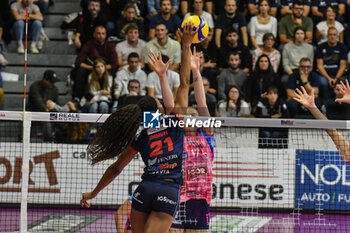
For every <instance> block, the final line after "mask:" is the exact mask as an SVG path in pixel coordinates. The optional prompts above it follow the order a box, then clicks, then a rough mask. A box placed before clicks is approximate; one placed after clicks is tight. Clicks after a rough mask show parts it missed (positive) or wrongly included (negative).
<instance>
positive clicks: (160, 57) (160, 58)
mask: <svg viewBox="0 0 350 233" xmlns="http://www.w3.org/2000/svg"><path fill="white" fill-rule="evenodd" d="M158 58H159V61H163V59H162V54H161V52H160V51H158Z"/></svg>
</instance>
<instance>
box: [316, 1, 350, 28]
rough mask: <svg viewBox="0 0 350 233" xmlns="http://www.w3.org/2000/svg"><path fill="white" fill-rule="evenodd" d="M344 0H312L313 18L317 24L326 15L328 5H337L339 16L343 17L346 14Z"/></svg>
mask: <svg viewBox="0 0 350 233" xmlns="http://www.w3.org/2000/svg"><path fill="white" fill-rule="evenodd" d="M346 2H347V1H344V0H330V1H329V0H312V1H311V12H312V20H313V21H314V23H315V24H317V23H318V22H320V21H321V20H322V19H323V18H325V15H326V8H327V7H328V6H333V7H336V9H337V10H336V11H337V12H338V15H339V17H341V18H343V15H344V14H345V5H346V4H345V3H346Z"/></svg>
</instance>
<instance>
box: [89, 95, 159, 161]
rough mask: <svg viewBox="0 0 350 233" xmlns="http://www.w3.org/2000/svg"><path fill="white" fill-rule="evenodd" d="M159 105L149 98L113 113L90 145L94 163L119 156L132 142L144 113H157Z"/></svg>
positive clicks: (90, 154) (90, 153)
mask: <svg viewBox="0 0 350 233" xmlns="http://www.w3.org/2000/svg"><path fill="white" fill-rule="evenodd" d="M157 109H158V108H157V103H156V101H155V100H154V99H153V98H152V97H149V96H146V97H143V98H142V99H140V100H139V102H138V103H137V104H129V105H126V106H125V107H122V108H120V109H118V110H117V111H115V112H114V113H112V114H111V115H110V116H109V117H108V119H107V120H106V121H105V122H104V123H103V125H102V126H101V128H100V129H99V130H98V131H97V133H96V135H95V136H94V138H93V139H92V141H91V142H90V143H89V146H88V148H87V152H88V154H89V156H90V158H91V160H92V163H93V164H94V163H97V162H100V161H103V160H106V159H110V158H113V157H117V156H119V155H120V154H121V153H122V152H123V151H124V150H125V149H126V148H127V147H128V146H129V145H130V143H131V142H132V140H133V139H134V137H135V134H136V132H137V129H138V128H139V126H140V123H141V121H142V115H143V112H144V111H156V110H157Z"/></svg>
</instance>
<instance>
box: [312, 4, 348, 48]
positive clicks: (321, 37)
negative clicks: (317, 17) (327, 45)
mask: <svg viewBox="0 0 350 233" xmlns="http://www.w3.org/2000/svg"><path fill="white" fill-rule="evenodd" d="M336 18H337V9H336V7H334V6H327V8H326V13H325V20H323V21H321V22H319V23H318V24H317V25H316V41H317V44H322V43H324V42H326V41H327V32H328V29H329V28H330V27H335V28H336V29H337V31H338V39H339V41H340V42H341V43H344V26H343V24H341V23H340V22H338V21H337V20H336Z"/></svg>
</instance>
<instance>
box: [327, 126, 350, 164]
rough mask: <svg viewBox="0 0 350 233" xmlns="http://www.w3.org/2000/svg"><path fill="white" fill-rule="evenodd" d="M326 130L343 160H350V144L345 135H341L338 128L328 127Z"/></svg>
mask: <svg viewBox="0 0 350 233" xmlns="http://www.w3.org/2000/svg"><path fill="white" fill-rule="evenodd" d="M326 132H327V133H328V135H329V136H330V137H331V139H332V141H333V142H334V144H335V146H336V147H337V149H338V151H339V154H340V155H341V156H342V158H343V160H344V161H345V162H346V163H348V162H350V146H349V143H348V142H347V141H346V140H345V139H344V137H343V135H341V134H340V133H339V132H338V131H337V130H336V129H326Z"/></svg>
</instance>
